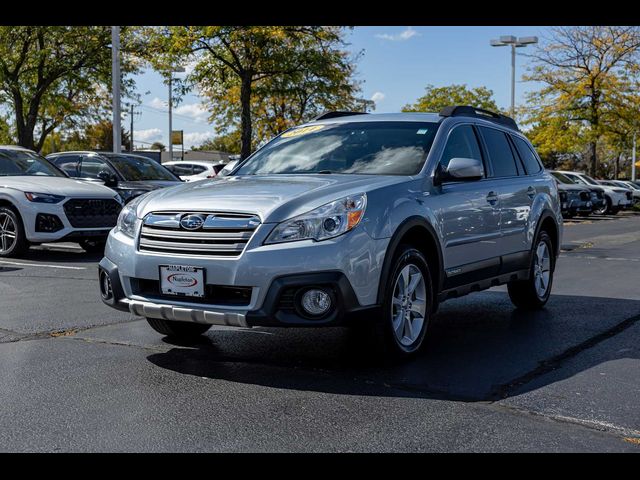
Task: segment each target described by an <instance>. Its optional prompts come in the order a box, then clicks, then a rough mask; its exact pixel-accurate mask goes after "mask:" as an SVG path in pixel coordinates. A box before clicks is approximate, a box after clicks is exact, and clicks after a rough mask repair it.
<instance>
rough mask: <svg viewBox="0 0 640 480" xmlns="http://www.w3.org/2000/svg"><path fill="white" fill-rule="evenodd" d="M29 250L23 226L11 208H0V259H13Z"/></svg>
mask: <svg viewBox="0 0 640 480" xmlns="http://www.w3.org/2000/svg"><path fill="white" fill-rule="evenodd" d="M28 248H29V242H28V240H27V237H26V235H25V233H24V224H23V223H22V218H20V215H19V214H18V212H16V211H15V210H14V209H13V208H11V207H0V257H15V256H18V255H21V254H23V253H24V252H26V251H27V249H28Z"/></svg>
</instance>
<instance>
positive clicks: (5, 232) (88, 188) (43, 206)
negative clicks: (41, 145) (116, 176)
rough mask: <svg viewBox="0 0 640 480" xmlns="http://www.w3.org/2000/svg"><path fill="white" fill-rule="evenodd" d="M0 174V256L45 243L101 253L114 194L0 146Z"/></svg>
mask: <svg viewBox="0 0 640 480" xmlns="http://www.w3.org/2000/svg"><path fill="white" fill-rule="evenodd" d="M0 177H1V178H0V257H12V256H16V255H20V254H21V253H23V252H24V251H25V250H27V248H28V247H29V245H30V244H39V243H44V242H62V241H64V242H66V241H69V242H77V243H79V244H80V246H81V247H82V248H84V249H85V250H87V251H89V252H97V251H102V249H103V248H104V242H105V240H106V238H107V234H108V232H109V230H111V229H112V228H113V227H114V226H115V225H116V220H117V218H118V214H119V213H120V210H121V208H122V203H123V202H122V199H121V198H120V196H119V195H118V194H117V193H116V192H114V191H113V190H111V189H109V188H107V187H104V186H102V185H89V184H88V183H86V182H79V181H77V180H72V179H69V178H67V177H66V176H65V175H64V173H62V172H61V171H60V170H59V169H58V168H56V167H55V166H53V165H51V164H50V163H49V162H47V161H46V160H45V159H44V157H41V156H40V155H38V154H37V153H35V152H33V151H31V150H27V149H26V148H22V147H14V146H0Z"/></svg>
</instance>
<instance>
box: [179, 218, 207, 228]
mask: <svg viewBox="0 0 640 480" xmlns="http://www.w3.org/2000/svg"><path fill="white" fill-rule="evenodd" d="M202 225H204V218H202V215H185V216H184V217H182V219H181V220H180V226H182V228H184V229H185V230H198V229H199V228H200V227H202Z"/></svg>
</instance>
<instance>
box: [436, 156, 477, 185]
mask: <svg viewBox="0 0 640 480" xmlns="http://www.w3.org/2000/svg"><path fill="white" fill-rule="evenodd" d="M483 176H484V166H483V165H482V160H478V159H476V158H452V159H451V160H450V161H449V166H448V167H447V168H446V170H444V171H443V172H442V176H441V178H442V181H447V180H450V181H454V182H456V181H467V180H480V179H481V178H482V177H483Z"/></svg>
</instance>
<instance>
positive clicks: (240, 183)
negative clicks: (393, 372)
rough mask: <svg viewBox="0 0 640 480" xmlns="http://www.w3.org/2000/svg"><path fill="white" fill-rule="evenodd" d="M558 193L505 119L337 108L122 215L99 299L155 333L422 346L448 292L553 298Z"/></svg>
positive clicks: (454, 111)
mask: <svg viewBox="0 0 640 480" xmlns="http://www.w3.org/2000/svg"><path fill="white" fill-rule="evenodd" d="M561 235H562V216H561V212H560V203H559V200H558V190H557V186H556V183H555V181H554V180H553V178H552V177H551V176H550V175H549V174H548V173H546V172H545V170H544V168H543V166H542V164H541V162H540V159H539V157H538V155H537V154H536V152H535V150H534V148H533V147H532V145H531V143H530V142H529V141H528V140H527V139H526V138H525V137H524V135H522V134H521V133H520V132H519V131H518V127H517V125H516V123H515V122H514V121H513V120H512V119H511V118H509V117H505V116H503V115H500V114H496V113H493V112H488V111H484V110H479V109H476V108H472V107H466V106H457V107H447V108H445V109H443V110H442V111H441V112H440V113H439V114H430V113H401V114H357V113H353V112H331V113H328V114H324V115H322V116H320V117H319V118H317V119H316V120H314V121H312V122H310V123H307V124H305V125H302V126H300V127H295V128H292V129H290V130H288V131H286V132H284V133H282V134H281V135H279V136H278V137H276V138H274V139H273V140H272V141H270V142H269V143H267V144H266V145H265V146H263V147H262V148H260V149H259V150H258V151H256V152H255V153H254V154H253V155H251V156H250V157H248V158H247V159H245V160H244V161H242V162H239V164H238V165H237V166H236V167H235V168H234V170H233V171H232V172H231V173H230V175H228V176H225V177H217V178H215V179H209V180H203V181H199V182H193V183H188V184H184V185H180V186H176V187H171V188H166V189H162V190H157V191H154V192H151V193H148V194H146V195H143V196H141V197H139V198H137V199H136V200H134V201H133V202H131V203H130V204H129V205H127V206H126V207H125V208H124V209H123V210H122V212H121V214H120V217H119V219H118V225H117V227H116V228H114V229H113V230H112V231H111V233H110V235H109V239H108V242H107V245H106V249H105V256H104V258H103V259H102V261H101V262H100V267H99V276H100V286H101V294H102V299H103V301H104V302H105V303H106V304H108V305H110V306H112V307H114V308H117V309H120V310H125V311H130V312H131V313H133V314H135V315H140V316H143V317H146V318H147V320H148V322H149V324H150V325H151V327H152V328H153V329H155V330H156V331H158V332H159V333H161V334H164V335H169V336H174V337H187V336H195V335H200V334H202V333H204V332H205V331H206V330H207V329H208V328H209V327H210V326H211V325H230V326H237V327H254V326H278V327H320V326H332V325H339V324H346V323H350V324H354V325H359V326H361V327H364V328H365V329H367V330H369V331H370V332H373V333H374V334H375V335H374V336H373V338H376V339H378V342H379V345H380V346H383V347H384V352H385V353H388V354H390V355H395V356H400V357H402V356H407V355H410V354H412V353H415V352H416V351H417V350H418V349H419V348H420V346H421V344H422V343H423V341H424V339H425V335H426V334H427V331H428V327H429V324H430V322H431V320H432V317H433V315H434V314H435V311H436V309H437V306H438V303H439V302H442V301H444V300H446V299H449V298H454V297H459V296H461V295H465V294H467V293H470V292H474V291H478V290H482V289H486V288H490V287H493V286H496V285H500V284H505V283H506V284H507V286H508V291H509V296H510V298H511V300H512V301H513V303H514V304H515V305H516V306H517V307H521V308H541V307H542V306H543V305H544V304H545V303H546V302H547V300H548V299H549V294H550V292H551V285H552V282H553V272H554V267H555V262H556V259H557V257H558V253H559V246H560V241H561Z"/></svg>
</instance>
